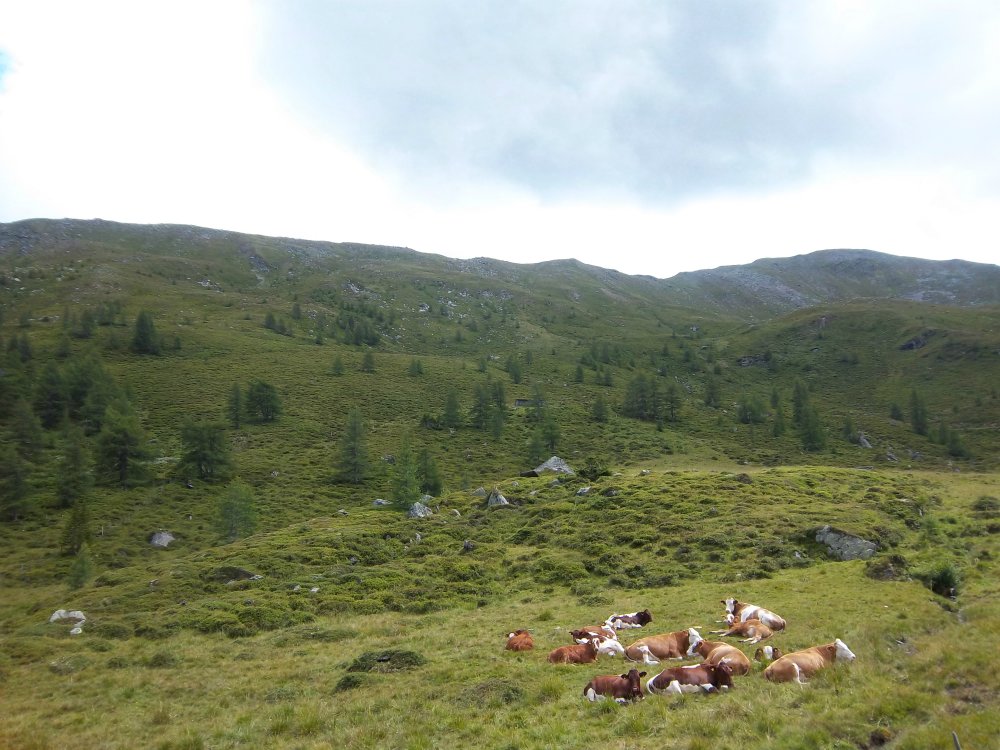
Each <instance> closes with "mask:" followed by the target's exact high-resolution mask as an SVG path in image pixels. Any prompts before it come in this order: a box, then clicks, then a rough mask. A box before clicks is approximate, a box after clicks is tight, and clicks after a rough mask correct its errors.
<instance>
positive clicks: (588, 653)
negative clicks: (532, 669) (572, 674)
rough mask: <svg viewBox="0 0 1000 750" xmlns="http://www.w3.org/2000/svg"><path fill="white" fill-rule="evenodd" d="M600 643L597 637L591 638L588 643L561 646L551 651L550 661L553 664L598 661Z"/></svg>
mask: <svg viewBox="0 0 1000 750" xmlns="http://www.w3.org/2000/svg"><path fill="white" fill-rule="evenodd" d="M599 645H600V644H599V643H598V640H597V638H591V639H590V640H589V641H587V642H586V643H577V644H574V645H572V646H560V647H559V648H556V649H553V650H552V651H550V652H549V661H550V662H551V663H553V664H589V663H590V662H593V661H597V653H598V651H597V648H598V646H599Z"/></svg>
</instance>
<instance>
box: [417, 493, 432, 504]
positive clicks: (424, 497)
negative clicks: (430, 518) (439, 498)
mask: <svg viewBox="0 0 1000 750" xmlns="http://www.w3.org/2000/svg"><path fill="white" fill-rule="evenodd" d="M433 499H434V496H433V495H421V496H420V502H422V503H423V504H424V505H427V503H429V502H430V501H431V500H433Z"/></svg>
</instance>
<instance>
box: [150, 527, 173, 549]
mask: <svg viewBox="0 0 1000 750" xmlns="http://www.w3.org/2000/svg"><path fill="white" fill-rule="evenodd" d="M174 539H176V537H175V536H174V535H173V534H171V533H170V532H169V531H154V532H153V533H152V534H150V535H149V543H150V544H151V545H153V546H154V547H156V548H157V549H166V548H167V547H169V546H170V543H171V542H172V541H174Z"/></svg>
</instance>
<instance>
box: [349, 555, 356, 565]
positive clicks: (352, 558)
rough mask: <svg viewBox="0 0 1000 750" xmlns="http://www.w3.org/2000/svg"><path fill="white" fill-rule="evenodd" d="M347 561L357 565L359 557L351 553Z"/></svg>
mask: <svg viewBox="0 0 1000 750" xmlns="http://www.w3.org/2000/svg"><path fill="white" fill-rule="evenodd" d="M347 562H349V563H350V564H351V565H357V564H358V558H356V557H355V556H354V555H351V556H350V557H348V558H347Z"/></svg>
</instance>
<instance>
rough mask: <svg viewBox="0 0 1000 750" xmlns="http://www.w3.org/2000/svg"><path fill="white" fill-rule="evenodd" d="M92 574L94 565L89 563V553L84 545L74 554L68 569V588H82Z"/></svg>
mask: <svg viewBox="0 0 1000 750" xmlns="http://www.w3.org/2000/svg"><path fill="white" fill-rule="evenodd" d="M93 574H94V565H93V563H92V562H91V561H90V551H89V550H88V549H87V545H86V544H84V545H83V546H82V547H80V549H79V551H78V552H77V553H76V557H75V558H74V559H73V564H72V565H71V566H70V568H69V579H68V583H69V587H70V588H71V589H78V588H82V587H83V585H84V584H86V583H87V581H89V580H90V578H91V576H93Z"/></svg>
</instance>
